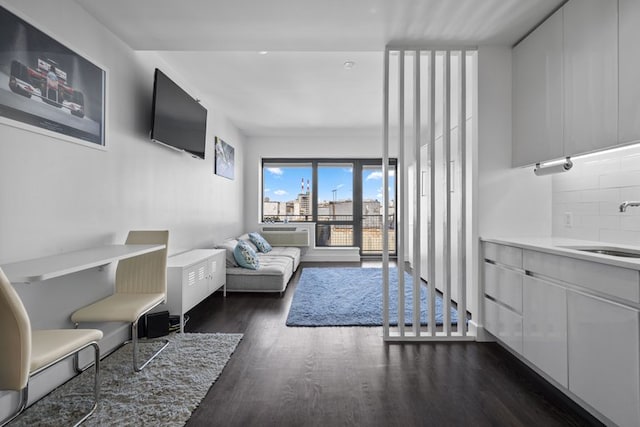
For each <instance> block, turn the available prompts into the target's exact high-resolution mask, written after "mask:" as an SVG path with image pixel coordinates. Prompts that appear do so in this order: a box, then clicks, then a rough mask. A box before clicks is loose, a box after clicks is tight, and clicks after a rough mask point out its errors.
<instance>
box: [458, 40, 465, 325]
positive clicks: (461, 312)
mask: <svg viewBox="0 0 640 427" xmlns="http://www.w3.org/2000/svg"><path fill="white" fill-rule="evenodd" d="M459 114H460V117H459V119H458V123H459V129H458V136H459V137H460V143H459V144H458V145H459V147H460V155H459V156H460V197H461V200H460V218H461V219H462V221H461V222H460V243H459V245H458V247H459V248H460V254H459V257H460V287H459V288H458V332H459V333H460V334H461V335H462V336H463V337H464V336H466V335H467V323H466V316H467V51H466V50H462V51H460V112H459Z"/></svg>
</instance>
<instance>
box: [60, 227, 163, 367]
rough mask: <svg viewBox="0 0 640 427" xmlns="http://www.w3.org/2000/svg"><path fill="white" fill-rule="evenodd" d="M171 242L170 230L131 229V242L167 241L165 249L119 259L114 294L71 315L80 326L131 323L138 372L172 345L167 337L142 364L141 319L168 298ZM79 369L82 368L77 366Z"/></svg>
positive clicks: (161, 242)
mask: <svg viewBox="0 0 640 427" xmlns="http://www.w3.org/2000/svg"><path fill="white" fill-rule="evenodd" d="M168 243H169V232H168V231H166V230H162V231H130V232H129V235H128V236H127V241H126V244H128V245H136V244H137V245H150V244H164V245H165V248H164V249H163V250H160V251H155V252H151V253H148V254H144V255H138V256H136V257H133V258H127V259H123V260H120V261H118V267H117V268H116V284H115V292H114V294H113V295H111V296H108V297H106V298H104V299H101V300H100V301H97V302H95V303H93V304H90V305H88V306H86V307H83V308H81V309H79V310H77V311H76V312H74V313H73V314H72V315H71V321H72V322H73V323H75V324H76V327H78V324H79V323H84V322H127V323H131V342H132V343H133V370H134V371H135V372H139V371H141V370H142V369H144V367H145V366H147V364H148V363H149V362H151V361H152V360H153V359H155V358H156V356H158V354H160V352H161V351H162V350H164V349H165V348H166V347H167V345H168V344H169V341H168V340H165V343H164V345H163V346H162V348H160V349H159V350H158V351H157V352H155V354H153V355H152V356H151V357H150V358H149V359H147V360H146V361H145V362H144V363H143V364H142V365H141V366H138V320H139V319H140V317H142V316H143V315H144V314H146V313H148V312H149V311H151V309H153V308H154V307H156V306H157V305H159V304H161V303H163V302H164V301H166V299H167V248H166V246H167V245H168ZM76 361H77V358H76ZM76 369H78V370H79V367H78V366H77V365H76Z"/></svg>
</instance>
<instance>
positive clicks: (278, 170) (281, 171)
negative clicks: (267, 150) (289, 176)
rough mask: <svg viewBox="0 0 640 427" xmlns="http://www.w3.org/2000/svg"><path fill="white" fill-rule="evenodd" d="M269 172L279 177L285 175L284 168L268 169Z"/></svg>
mask: <svg viewBox="0 0 640 427" xmlns="http://www.w3.org/2000/svg"><path fill="white" fill-rule="evenodd" d="M267 171H268V172H269V173H271V174H272V175H278V176H282V175H284V171H283V170H282V168H267Z"/></svg>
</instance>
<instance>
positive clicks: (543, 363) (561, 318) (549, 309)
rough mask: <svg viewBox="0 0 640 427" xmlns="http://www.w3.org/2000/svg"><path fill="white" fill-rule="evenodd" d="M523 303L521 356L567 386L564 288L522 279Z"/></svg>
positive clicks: (530, 278)
mask: <svg viewBox="0 0 640 427" xmlns="http://www.w3.org/2000/svg"><path fill="white" fill-rule="evenodd" d="M522 301H523V302H522V305H523V309H522V318H523V325H522V340H523V345H522V347H523V350H522V352H523V355H524V357H526V358H527V359H528V360H529V361H531V362H532V363H533V364H534V365H536V366H537V367H538V368H539V369H541V370H542V371H544V372H545V373H546V374H548V375H549V376H550V377H551V378H553V379H554V380H555V381H557V382H558V383H559V384H561V385H563V386H564V387H567V385H568V384H567V377H568V373H567V372H568V365H567V315H566V313H567V291H566V289H564V288H562V287H559V286H556V285H554V284H552V283H550V282H547V281H545V280H540V279H536V278H533V277H525V278H524V284H523V297H522Z"/></svg>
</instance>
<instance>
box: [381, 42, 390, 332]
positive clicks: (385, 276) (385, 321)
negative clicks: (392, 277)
mask: <svg viewBox="0 0 640 427" xmlns="http://www.w3.org/2000/svg"><path fill="white" fill-rule="evenodd" d="M382 85H383V89H382V93H383V98H384V99H383V103H382V115H383V125H382V134H383V135H382V187H383V190H382V191H383V203H382V205H383V209H384V211H383V214H382V333H383V338H384V339H388V338H389V236H388V235H387V230H388V226H389V218H387V212H388V209H389V183H388V181H389V177H388V176H387V174H388V170H389V49H388V48H387V49H385V50H384V76H383V83H382Z"/></svg>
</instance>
